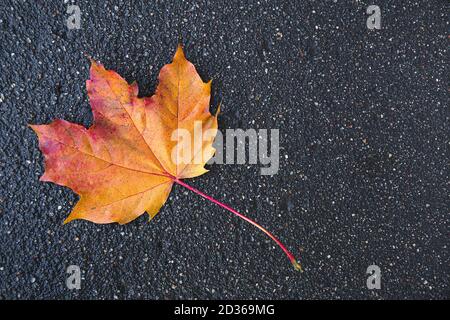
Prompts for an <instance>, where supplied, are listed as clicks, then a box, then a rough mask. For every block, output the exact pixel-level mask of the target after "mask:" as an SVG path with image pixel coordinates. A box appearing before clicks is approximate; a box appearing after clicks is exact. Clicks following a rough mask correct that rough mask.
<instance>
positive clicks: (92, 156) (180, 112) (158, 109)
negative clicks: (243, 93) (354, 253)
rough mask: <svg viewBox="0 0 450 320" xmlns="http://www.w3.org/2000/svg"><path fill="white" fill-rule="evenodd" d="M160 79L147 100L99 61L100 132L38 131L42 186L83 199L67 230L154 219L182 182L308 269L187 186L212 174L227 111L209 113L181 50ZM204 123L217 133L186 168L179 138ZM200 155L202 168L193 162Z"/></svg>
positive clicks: (90, 87)
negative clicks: (221, 117) (75, 223)
mask: <svg viewBox="0 0 450 320" xmlns="http://www.w3.org/2000/svg"><path fill="white" fill-rule="evenodd" d="M158 80H159V83H158V86H157V89H156V92H155V94H154V95H153V96H151V97H143V98H139V97H138V86H137V84H136V83H133V84H131V85H130V84H128V83H127V82H126V81H125V80H124V79H123V78H122V77H121V76H120V75H119V74H117V73H116V72H114V71H111V70H106V69H105V68H104V67H103V66H102V65H101V64H99V63H97V62H95V61H94V60H91V69H90V79H89V80H87V81H86V87H87V93H88V96H89V100H90V104H91V107H92V112H93V115H94V121H93V125H92V126H91V127H90V128H88V129H86V128H85V127H83V126H80V125H78V124H74V123H71V122H68V121H65V120H60V119H57V120H54V121H53V122H52V123H50V124H48V125H30V126H31V128H32V129H33V130H34V131H35V132H36V134H37V135H38V138H39V147H40V149H41V151H42V153H43V155H44V158H45V173H44V175H43V176H42V177H41V178H40V180H41V181H48V182H54V183H56V184H59V185H62V186H67V187H69V188H71V189H72V190H73V191H75V192H76V193H77V194H78V195H79V196H80V200H79V201H78V203H77V204H76V205H75V207H74V208H73V210H72V212H71V213H70V215H69V216H68V217H67V219H66V220H65V221H64V223H68V222H70V221H72V220H75V219H84V220H89V221H92V222H94V223H111V222H118V223H120V224H125V223H128V222H130V221H132V220H134V219H136V218H137V217H139V216H140V215H142V214H143V213H144V212H147V213H148V214H149V215H150V218H153V217H154V216H155V215H156V214H157V213H158V211H159V209H160V208H161V206H162V205H163V204H164V203H165V202H166V200H167V198H168V196H169V193H170V191H171V189H172V186H173V184H174V183H176V184H179V185H182V186H184V187H186V188H187V189H189V190H191V191H193V192H195V193H197V194H199V195H201V196H202V197H204V198H206V199H208V200H210V201H212V202H214V203H216V204H218V205H220V206H221V207H223V208H225V209H227V210H228V211H230V212H232V213H234V214H235V215H237V216H239V217H240V218H242V219H244V220H246V221H247V222H250V223H251V224H253V225H255V226H257V227H258V228H259V229H261V230H262V231H263V232H264V233H266V234H267V235H268V236H269V237H270V238H272V239H273V240H274V241H275V242H276V243H277V244H278V245H279V246H280V247H281V248H282V249H283V251H284V252H285V253H286V255H287V256H288V258H289V259H290V260H291V262H292V263H293V265H294V267H295V268H296V269H297V270H301V267H300V265H299V264H298V262H297V261H296V259H295V258H294V256H293V255H292V253H290V252H289V251H288V250H287V249H286V248H285V247H284V246H283V245H282V244H281V242H280V241H279V240H278V239H277V238H276V237H275V236H273V235H272V234H271V233H270V232H268V231H267V230H266V229H264V228H263V227H261V226H260V225H258V224H257V223H256V222H254V221H253V220H251V219H249V218H247V217H245V216H244V215H242V214H241V213H239V212H237V211H236V210H234V209H232V208H230V207H229V206H227V205H225V204H223V203H222V202H220V201H218V200H215V199H213V198H212V197H210V196H208V195H206V194H204V193H202V192H201V191H199V190H197V189H195V188H193V187H191V186H189V185H187V184H186V183H184V182H183V181H181V180H182V179H186V178H193V177H197V176H200V175H202V174H204V173H206V172H207V170H206V169H205V168H204V166H205V164H206V162H207V161H208V160H209V159H210V158H211V157H212V156H213V155H214V152H215V149H214V147H213V145H212V144H213V142H214V137H215V135H216V132H217V116H218V113H219V108H218V110H217V112H216V114H215V115H212V114H211V113H210V112H209V103H210V92H211V81H209V82H207V83H204V82H203V81H202V79H201V78H200V76H199V75H198V73H197V71H196V69H195V67H194V65H193V64H192V63H190V62H189V61H188V60H186V58H185V56H184V53H183V49H182V47H181V46H178V48H177V50H176V53H175V56H174V58H173V62H172V63H170V64H167V65H165V66H164V67H163V68H162V69H161V71H160V74H159V78H158ZM199 124H200V130H201V131H202V132H208V133H209V134H208V135H207V137H206V138H203V139H202V141H201V145H200V147H199V148H197V149H196V150H194V152H192V154H191V155H190V159H188V160H189V161H184V162H183V161H178V156H179V155H180V154H181V153H182V152H180V151H181V150H179V149H180V147H179V144H178V143H179V141H177V139H173V133H174V132H175V131H176V130H181V129H183V130H186V131H187V132H194V131H195V130H196V126H198V125H199ZM208 137H209V138H208ZM192 139H195V135H194V136H193V138H192ZM191 142H193V144H194V145H195V143H196V142H194V141H191ZM197 143H198V142H197ZM197 146H198V145H197ZM174 150H175V152H173V151H174ZM199 153H200V154H201V157H200V161H193V157H194V156H197V155H198V154H199ZM174 154H175V157H174ZM196 160H198V158H197V157H196Z"/></svg>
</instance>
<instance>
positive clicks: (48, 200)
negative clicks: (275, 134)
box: [0, 0, 450, 299]
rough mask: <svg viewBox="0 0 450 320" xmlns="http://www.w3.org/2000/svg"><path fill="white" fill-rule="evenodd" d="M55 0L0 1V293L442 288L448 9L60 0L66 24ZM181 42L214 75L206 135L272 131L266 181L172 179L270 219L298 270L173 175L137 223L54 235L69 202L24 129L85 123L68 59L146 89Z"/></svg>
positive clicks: (276, 295)
mask: <svg viewBox="0 0 450 320" xmlns="http://www.w3.org/2000/svg"><path fill="white" fill-rule="evenodd" d="M70 3H71V2H68V1H63V0H61V1H56V0H54V1H11V0H6V1H4V0H3V1H1V2H0V43H1V49H0V59H1V69H0V122H1V125H0V133H1V136H0V137H1V138H0V139H1V140H0V142H1V163H0V165H1V175H0V183H1V190H0V192H1V194H0V299H30V298H32V299H39V298H50V299H54V298H58V299H79V298H83V299H135V298H136V299H144V298H145V299H179V298H186V299H197V298H198V299H237V298H239V299H240V298H248V299H345V298H351V299H394V298H395V299H406V298H408V299H417V298H426V299H428V298H432V299H442V298H449V297H450V291H449V254H448V253H449V248H448V246H449V242H448V239H449V234H448V231H449V204H450V201H449V197H448V181H449V169H450V168H449V157H448V147H449V139H448V138H449V112H448V102H449V101H448V75H449V68H448V61H449V59H448V52H447V49H448V41H449V40H448V12H449V9H450V8H449V2H448V1H437V0H429V1H417V0H414V1H394V0H393V1H381V0H377V1H370V2H369V1H356V0H353V1H351V0H349V1H341V0H338V1H337V0H335V1H333V0H331V1H264V0H260V1H258V2H256V1H196V2H186V1H132V2H131V1H130V2H128V1H109V2H103V1H75V2H73V3H75V4H77V5H79V6H80V8H81V18H82V22H81V29H80V30H69V29H68V28H67V26H66V19H67V17H68V14H67V13H66V10H67V6H68V5H69V4H70ZM369 4H377V5H379V6H380V8H381V14H382V29H381V30H368V29H367V27H366V19H367V17H368V15H367V14H366V8H367V6H368V5H369ZM179 39H181V41H182V43H183V44H184V46H185V52H186V55H187V57H188V59H189V60H191V61H192V62H193V63H194V64H195V65H196V66H197V70H198V71H199V73H200V74H201V76H202V77H203V79H204V80H208V79H211V78H212V79H213V101H212V109H213V110H214V109H215V106H216V105H217V104H218V103H219V102H222V114H221V116H220V121H219V127H220V128H221V129H226V128H243V129H248V128H256V129H258V128H267V129H279V130H280V138H281V143H280V144H281V150H280V170H279V172H278V174H277V175H274V176H272V177H271V176H261V175H260V174H259V173H260V171H259V170H260V167H261V166H259V165H212V166H210V170H211V171H210V172H209V173H207V174H205V175H203V176H201V177H199V178H196V179H193V180H189V181H186V182H188V183H190V184H191V185H193V186H195V187H197V188H199V189H200V190H202V191H204V192H206V193H208V194H210V195H211V196H213V197H215V198H217V199H219V200H221V201H223V202H225V203H228V204H230V205H231V206H232V207H234V208H236V209H237V210H241V211H242V212H243V213H245V214H247V215H248V216H249V217H251V218H254V219H255V220H256V221H258V222H259V223H261V224H262V225H263V226H265V227H267V228H268V229H269V230H271V231H272V232H273V233H274V234H276V235H277V236H278V237H279V238H280V239H281V240H282V241H283V242H284V243H285V244H286V245H287V247H288V248H290V249H291V250H292V251H293V252H294V253H295V254H296V255H298V256H299V257H300V260H301V262H302V263H303V265H304V269H305V272H304V273H298V272H295V271H294V269H293V268H292V266H291V264H290V263H289V261H288V259H286V257H285V256H284V255H283V253H282V251H281V250H280V249H279V248H278V247H276V246H275V245H274V243H273V242H271V241H270V240H269V239H268V238H267V237H266V236H264V235H263V234H262V233H261V232H260V231H259V230H257V229H256V228H254V227H253V226H251V225H249V224H247V223H246V222H243V221H241V220H240V219H238V218H236V217H234V216H233V215H232V214H230V213H229V212H227V211H224V210H223V209H222V208H220V207H218V206H216V205H214V204H212V203H209V202H207V201H205V200H204V199H202V198H200V197H199V196H197V195H196V194H194V193H192V192H188V191H187V190H185V189H182V188H181V187H180V186H176V187H175V188H174V190H173V191H172V193H171V196H170V198H169V200H168V201H167V203H166V204H165V205H164V207H163V208H162V210H161V212H160V213H159V214H158V216H157V217H156V218H155V219H154V220H153V221H151V222H150V223H147V217H146V215H143V216H141V217H140V218H139V219H137V220H135V221H133V222H132V223H130V224H127V225H123V226H120V225H117V224H110V225H95V224H93V223H90V222H87V221H76V222H73V223H70V224H68V225H64V226H63V225H62V222H63V220H64V219H65V217H66V216H67V215H68V214H69V212H70V210H71V208H72V207H73V205H74V203H75V202H76V201H77V196H76V195H75V194H74V193H73V192H72V191H71V190H70V189H68V188H64V187H60V186H57V185H55V184H51V183H42V182H39V181H38V179H39V177H40V176H41V175H42V173H43V158H42V156H41V153H40V151H39V150H38V143H37V138H36V136H35V135H34V133H33V132H32V130H31V129H29V128H28V127H27V123H34V124H36V123H38V124H43V123H49V122H50V121H52V120H53V119H55V118H61V119H65V120H68V121H72V122H75V123H80V124H83V125H85V126H89V125H90V124H91V122H92V114H91V111H90V106H89V103H88V98H87V95H86V89H85V80H86V79H87V78H88V70H89V61H88V60H87V59H86V57H85V55H84V53H86V54H89V55H91V56H92V57H94V58H95V59H97V60H99V61H101V62H102V63H104V64H105V66H106V67H107V68H109V69H114V70H116V71H117V72H119V73H120V74H121V75H122V76H124V77H125V78H126V79H127V80H128V81H130V82H131V81H133V80H137V81H138V83H139V89H140V95H151V94H152V93H153V92H154V89H155V87H156V84H157V75H158V71H159V69H160V68H161V67H162V66H163V65H164V64H166V63H169V62H170V61H171V58H172V56H173V54H174V51H175V49H176V45H177V43H178V41H179ZM302 250H303V251H302ZM372 264H376V265H378V266H379V267H380V268H381V272H382V274H381V280H382V281H381V285H382V288H381V289H380V290H368V289H367V287H366V279H367V276H368V275H367V274H366V269H367V267H368V266H369V265H372ZM69 265H79V266H80V268H81V270H82V284H81V286H82V287H81V290H69V289H67V288H66V286H65V280H66V277H67V276H68V275H67V274H66V268H67V267H68V266H69Z"/></svg>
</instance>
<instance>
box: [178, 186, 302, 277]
mask: <svg viewBox="0 0 450 320" xmlns="http://www.w3.org/2000/svg"><path fill="white" fill-rule="evenodd" d="M174 182H175V183H177V184H179V185H181V186H183V187H185V188H186V189H189V190H191V191H192V192H194V193H196V194H198V195H200V196H202V197H203V198H205V199H208V200H209V201H211V202H213V203H215V204H217V205H219V206H221V207H222V208H224V209H226V210H228V211H230V212H232V213H234V214H235V215H236V216H238V217H239V218H241V219H243V220H245V221H247V222H248V223H250V224H252V225H254V226H255V227H257V228H258V229H259V230H261V231H262V232H264V233H265V234H266V235H267V236H269V238H271V239H272V240H273V241H275V243H276V244H277V245H278V246H279V247H280V248H281V249H282V250H283V252H284V253H285V254H286V256H287V257H288V258H289V260H290V261H291V263H292V265H293V266H294V268H295V270H297V271H300V272H303V269H302V266H301V265H300V263H299V262H298V261H297V259H295V257H294V255H293V254H292V253H291V252H290V251H289V250H288V249H287V248H286V247H285V246H284V245H283V244H282V243H281V241H280V240H278V238H277V237H275V236H274V235H273V234H272V233H270V232H269V231H267V230H266V229H265V228H263V227H262V226H261V225H259V224H258V223H256V222H255V221H253V220H252V219H250V218H247V217H246V216H244V215H243V214H242V213H239V212H238V211H236V210H234V209H233V208H230V207H229V206H227V205H226V204H224V203H222V202H220V201H218V200H216V199H214V198H213V197H210V196H208V195H207V194H204V193H203V192H201V191H200V190H197V189H195V188H194V187H191V186H190V185H188V184H186V183H184V182H183V181H181V180H179V179H176V178H174Z"/></svg>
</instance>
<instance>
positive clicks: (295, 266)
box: [291, 259, 303, 272]
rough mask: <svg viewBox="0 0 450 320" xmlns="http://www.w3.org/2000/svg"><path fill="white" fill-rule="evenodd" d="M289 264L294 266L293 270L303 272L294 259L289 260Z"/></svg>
mask: <svg viewBox="0 0 450 320" xmlns="http://www.w3.org/2000/svg"><path fill="white" fill-rule="evenodd" d="M291 263H292V265H293V266H294V269H295V270H296V271H300V272H303V268H302V266H301V264H300V263H298V262H297V261H296V260H295V259H292V260H291Z"/></svg>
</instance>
